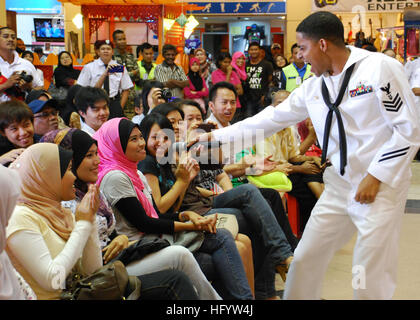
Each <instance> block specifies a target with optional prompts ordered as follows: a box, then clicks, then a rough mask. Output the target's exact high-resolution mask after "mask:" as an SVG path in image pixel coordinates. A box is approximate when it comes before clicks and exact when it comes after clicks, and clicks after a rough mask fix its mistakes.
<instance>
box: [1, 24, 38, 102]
mask: <svg viewBox="0 0 420 320" xmlns="http://www.w3.org/2000/svg"><path fill="white" fill-rule="evenodd" d="M15 49H16V33H15V32H14V31H13V30H12V29H10V28H9V27H2V28H0V74H1V79H0V102H2V101H7V100H10V99H11V98H17V99H20V100H24V99H25V95H26V91H30V90H31V89H32V87H35V88H36V87H41V86H42V85H43V83H42V82H41V79H40V78H39V76H38V73H37V72H36V69H35V67H34V65H33V64H32V63H30V62H29V61H27V60H25V59H22V58H20V57H19V55H18V53H17V52H16V51H15ZM22 71H24V72H26V74H27V75H30V76H32V80H31V81H29V80H30V79H27V80H28V81H25V80H24V79H22V77H21V73H22Z"/></svg>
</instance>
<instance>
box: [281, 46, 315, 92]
mask: <svg viewBox="0 0 420 320" xmlns="http://www.w3.org/2000/svg"><path fill="white" fill-rule="evenodd" d="M292 59H293V63H291V64H289V65H288V66H287V67H285V68H283V72H282V76H281V88H285V89H286V90H287V91H289V92H292V91H293V90H295V89H296V88H298V87H299V86H300V85H301V84H302V82H303V81H305V80H306V79H308V78H310V77H312V76H313V73H312V72H311V66H310V65H309V64H307V63H305V61H303V59H302V57H300V56H299V46H298V45H297V43H295V44H294V45H293V46H292Z"/></svg>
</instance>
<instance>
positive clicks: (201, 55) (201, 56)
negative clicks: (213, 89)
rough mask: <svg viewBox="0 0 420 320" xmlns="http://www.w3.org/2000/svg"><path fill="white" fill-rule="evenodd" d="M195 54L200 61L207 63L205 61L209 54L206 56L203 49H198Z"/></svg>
mask: <svg viewBox="0 0 420 320" xmlns="http://www.w3.org/2000/svg"><path fill="white" fill-rule="evenodd" d="M194 56H195V57H196V58H197V59H198V61H200V63H201V64H203V63H205V62H206V60H207V56H206V54H205V53H204V52H203V51H201V50H198V51H197V52H196V53H195V54H194Z"/></svg>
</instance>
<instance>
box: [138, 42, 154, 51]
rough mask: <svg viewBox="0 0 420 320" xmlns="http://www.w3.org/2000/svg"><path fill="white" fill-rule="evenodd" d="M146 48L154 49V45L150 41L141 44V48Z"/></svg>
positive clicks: (142, 49)
mask: <svg viewBox="0 0 420 320" xmlns="http://www.w3.org/2000/svg"><path fill="white" fill-rule="evenodd" d="M146 49H153V46H152V45H151V44H150V43H149V42H144V43H143V44H142V45H141V46H140V50H141V51H144V50H146Z"/></svg>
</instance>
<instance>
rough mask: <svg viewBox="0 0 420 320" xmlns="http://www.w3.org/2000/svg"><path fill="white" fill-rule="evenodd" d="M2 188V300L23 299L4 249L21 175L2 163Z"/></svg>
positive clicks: (0, 218) (0, 240) (0, 269)
mask: <svg viewBox="0 0 420 320" xmlns="http://www.w3.org/2000/svg"><path fill="white" fill-rule="evenodd" d="M0 190H1V192H0V300H22V299H25V298H26V296H25V294H24V292H23V291H22V289H21V286H20V285H19V282H18V279H17V275H16V271H15V270H14V268H13V266H12V263H11V262H10V260H9V257H8V256H7V253H6V251H5V250H4V249H5V247H6V227H7V224H8V222H9V218H10V216H11V215H12V213H13V209H14V208H15V205H16V200H17V198H18V196H19V195H20V177H19V174H18V173H17V172H15V171H13V170H12V169H8V168H5V167H3V166H2V165H0Z"/></svg>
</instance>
